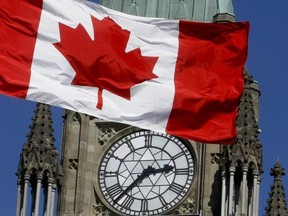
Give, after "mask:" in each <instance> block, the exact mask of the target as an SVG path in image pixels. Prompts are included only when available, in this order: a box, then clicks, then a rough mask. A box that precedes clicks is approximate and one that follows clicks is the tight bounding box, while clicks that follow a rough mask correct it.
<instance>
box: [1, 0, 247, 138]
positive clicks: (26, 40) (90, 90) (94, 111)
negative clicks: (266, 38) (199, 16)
mask: <svg viewBox="0 0 288 216" xmlns="http://www.w3.org/2000/svg"><path fill="white" fill-rule="evenodd" d="M248 31H249V23H247V22H243V23H195V22H191V21H183V20H166V19H159V18H146V17H137V16H131V15H127V14H123V13H120V12H117V11H113V10H111V9H107V8H105V7H102V6H100V5H98V4H95V3H91V2H88V1H84V0H65V1H58V0H37V1H35V0H16V1H10V0H2V1H1V2H0V65H1V67H0V93H1V94H4V95H8V96H12V97H18V98H23V99H27V100H32V101H37V102H41V103H47V104H51V105H54V106H59V107H63V108H66V109H70V110H74V111H77V112H82V113H86V114H89V115H93V116H96V117H99V118H102V119H106V120H110V121H116V122H122V123H126V124H130V125H134V126H137V127H140V128H145V129H150V130H155V131H159V132H166V133H169V134H171V135H176V136H180V137H183V138H187V139H192V140H195V141H199V142H206V143H224V144H226V143H227V144H231V143H233V142H234V139H235V137H236V125H235V120H236V117H237V109H238V105H239V101H240V97H241V95H242V92H243V86H244V81H243V66H244V64H245V61H246V57H247V44H248V42H247V40H248Z"/></svg>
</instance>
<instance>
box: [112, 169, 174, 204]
mask: <svg viewBox="0 0 288 216" xmlns="http://www.w3.org/2000/svg"><path fill="white" fill-rule="evenodd" d="M173 169H174V167H173V166H170V165H168V164H165V165H164V167H163V168H159V169H155V168H154V167H151V166H148V167H147V168H146V169H144V170H143V171H142V173H141V175H138V176H137V178H136V179H135V180H134V181H133V182H132V183H131V184H130V185H129V186H128V187H127V188H126V189H125V190H124V191H123V192H122V193H121V194H120V195H119V196H118V197H117V198H116V199H115V200H114V201H113V203H114V204H115V203H117V202H118V201H119V200H120V199H121V198H122V197H123V196H124V195H125V194H127V193H128V191H130V190H132V188H134V187H135V186H136V185H138V184H139V183H141V182H142V181H143V179H144V178H146V177H148V176H149V175H151V174H153V175H155V174H156V173H162V172H165V173H169V172H170V171H172V170H173Z"/></svg>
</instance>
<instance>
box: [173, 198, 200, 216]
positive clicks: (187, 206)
mask: <svg viewBox="0 0 288 216" xmlns="http://www.w3.org/2000/svg"><path fill="white" fill-rule="evenodd" d="M195 211H196V209H195V200H194V199H193V198H187V199H186V200H185V201H184V202H183V203H182V204H181V205H180V206H179V207H178V208H177V209H176V210H175V211H174V212H173V215H181V214H189V213H190V214H191V213H195Z"/></svg>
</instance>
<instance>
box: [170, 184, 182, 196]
mask: <svg viewBox="0 0 288 216" xmlns="http://www.w3.org/2000/svg"><path fill="white" fill-rule="evenodd" d="M169 190H171V191H173V192H175V193H177V194H180V193H182V192H183V191H184V187H183V185H180V184H177V183H175V182H173V183H172V184H171V185H170V188H169Z"/></svg>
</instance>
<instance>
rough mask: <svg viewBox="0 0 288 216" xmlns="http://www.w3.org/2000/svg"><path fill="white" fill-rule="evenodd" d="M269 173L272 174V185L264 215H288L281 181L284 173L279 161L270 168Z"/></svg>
mask: <svg viewBox="0 0 288 216" xmlns="http://www.w3.org/2000/svg"><path fill="white" fill-rule="evenodd" d="M270 175H271V176H274V181H273V185H271V191H270V193H269V198H268V200H267V207H266V209H265V210H266V216H274V215H283V216H284V215H288V210H287V202H286V196H285V191H284V186H283V183H282V176H283V175H285V169H284V168H282V166H281V164H280V162H279V161H277V162H276V163H275V165H274V168H273V169H271V171H270Z"/></svg>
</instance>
